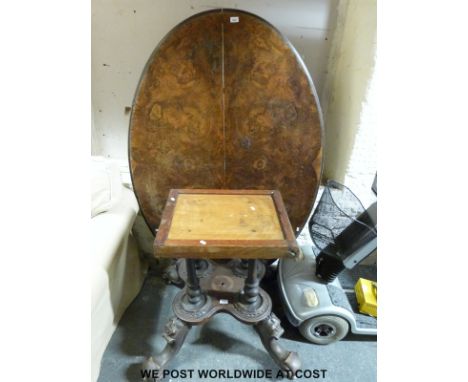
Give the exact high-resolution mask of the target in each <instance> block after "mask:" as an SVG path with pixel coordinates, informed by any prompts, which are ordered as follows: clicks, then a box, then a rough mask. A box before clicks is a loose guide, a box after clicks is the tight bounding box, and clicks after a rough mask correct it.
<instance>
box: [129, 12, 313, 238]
mask: <svg viewBox="0 0 468 382" xmlns="http://www.w3.org/2000/svg"><path fill="white" fill-rule="evenodd" d="M231 17H239V22H237V23H231V22H230V18H231ZM129 138H130V139H129V141H130V142H129V159H130V169H131V174H132V179H133V185H134V190H135V193H136V195H137V197H138V201H139V204H140V207H141V210H142V213H143V215H144V217H145V219H146V221H147V223H148V225H149V226H150V228H151V229H152V231H153V232H155V230H156V228H158V226H159V224H160V222H161V216H162V212H163V209H164V206H165V203H166V198H167V195H168V193H169V190H170V189H172V188H174V189H175V188H180V189H182V188H184V189H187V188H196V189H258V190H268V189H274V190H279V191H280V192H281V194H282V196H283V199H284V204H285V207H286V211H287V213H288V215H289V220H290V221H291V224H292V227H293V229H294V230H295V232H296V233H297V228H298V229H301V228H302V226H303V225H304V223H305V221H306V219H307V217H308V215H309V213H310V210H311V208H312V206H313V202H314V199H315V195H316V192H317V189H318V185H319V180H320V175H321V163H322V158H321V156H322V142H321V117H320V110H319V106H318V100H317V99H316V96H315V95H314V89H313V85H312V82H311V81H310V79H309V77H308V74H307V71H306V69H305V67H304V65H303V63H302V61H301V60H300V58H299V57H298V55H297V53H296V52H295V50H294V48H292V46H291V45H290V44H289V43H288V42H287V40H285V39H284V37H282V36H281V34H280V33H279V32H278V31H277V30H276V29H274V28H273V27H272V26H271V25H270V24H268V23H267V22H266V21H264V20H262V19H260V18H258V17H257V16H255V15H252V14H248V13H245V12H241V11H237V10H214V11H209V12H205V13H202V14H198V15H195V16H193V17H191V18H190V19H187V20H185V21H184V22H182V23H181V24H179V25H178V26H177V27H176V28H174V29H173V30H172V31H171V32H170V33H169V34H168V35H167V36H166V37H165V38H164V40H163V41H162V42H161V43H160V45H159V46H158V48H157V49H156V50H155V51H154V53H153V54H152V56H151V58H150V59H149V61H148V64H147V66H146V68H145V70H144V73H143V75H142V78H141V81H140V85H139V87H138V90H137V93H136V96H135V100H134V105H133V110H132V117H131V122H130V137H129Z"/></svg>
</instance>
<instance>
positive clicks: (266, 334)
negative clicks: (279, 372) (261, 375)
mask: <svg viewBox="0 0 468 382" xmlns="http://www.w3.org/2000/svg"><path fill="white" fill-rule="evenodd" d="M254 327H255V330H256V331H257V333H258V334H259V335H260V338H261V339H262V343H263V346H265V349H266V350H267V351H268V353H269V354H270V356H271V357H272V358H273V359H274V360H275V362H276V363H277V364H278V365H279V366H280V367H281V369H283V370H284V371H286V372H287V375H288V378H290V379H292V378H293V377H294V374H295V373H296V371H297V370H298V369H300V367H301V360H300V359H299V356H298V354H297V353H296V352H292V351H289V350H286V349H284V348H283V347H282V346H281V345H280V344H279V338H280V337H281V336H282V335H283V333H284V329H283V328H282V327H281V322H280V320H279V318H278V317H276V315H275V314H274V313H273V312H272V313H271V314H270V316H269V317H267V318H266V319H264V320H262V321H260V322H259V323H258V324H256V325H255V326H254Z"/></svg>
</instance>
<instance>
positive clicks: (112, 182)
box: [91, 157, 123, 218]
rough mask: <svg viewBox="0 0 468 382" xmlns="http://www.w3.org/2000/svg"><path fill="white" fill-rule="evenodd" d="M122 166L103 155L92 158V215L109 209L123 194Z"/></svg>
mask: <svg viewBox="0 0 468 382" xmlns="http://www.w3.org/2000/svg"><path fill="white" fill-rule="evenodd" d="M122 187H123V185H122V181H121V179H120V168H119V166H118V164H117V163H116V162H113V161H109V160H105V159H104V158H102V157H92V158H91V217H92V218H93V217H95V216H96V215H98V214H100V213H102V212H106V211H109V210H110V209H111V208H112V206H114V205H115V204H116V203H117V202H118V201H119V199H120V197H121V195H122Z"/></svg>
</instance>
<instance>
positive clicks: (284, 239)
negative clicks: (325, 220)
mask: <svg viewBox="0 0 468 382" xmlns="http://www.w3.org/2000/svg"><path fill="white" fill-rule="evenodd" d="M288 254H294V255H298V254H299V248H298V247H297V243H296V239H295V237H294V233H293V231H292V228H291V224H290V222H289V219H288V216H287V213H286V210H285V208H284V204H283V201H282V198H281V194H280V193H279V192H278V191H270V190H263V191H259V190H193V189H186V190H171V191H170V193H169V197H168V199H167V202H166V207H165V209H164V212H163V216H162V219H161V225H160V227H159V230H158V233H157V236H156V240H155V255H156V256H161V257H195V258H196V257H203V258H263V259H270V258H271V259H274V258H278V257H282V256H286V255H288Z"/></svg>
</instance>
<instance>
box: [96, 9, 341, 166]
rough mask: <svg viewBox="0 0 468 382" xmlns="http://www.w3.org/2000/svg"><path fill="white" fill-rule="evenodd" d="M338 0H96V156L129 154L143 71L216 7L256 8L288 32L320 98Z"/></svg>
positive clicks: (252, 10) (120, 157) (255, 11)
mask: <svg viewBox="0 0 468 382" xmlns="http://www.w3.org/2000/svg"><path fill="white" fill-rule="evenodd" d="M338 3H339V0H290V1H285V0H256V1H252V0H251V1H247V0H238V1H227V0H225V1H222V0H209V1H204V0H191V1H188V0H92V56H91V57H92V107H93V123H92V126H93V127H92V128H93V134H92V138H93V144H92V151H93V154H94V155H103V156H106V157H111V158H115V159H126V158H127V133H128V123H129V117H130V114H129V113H128V114H126V113H125V108H126V107H130V106H131V105H132V101H133V96H134V93H135V89H136V87H137V85H138V81H139V78H140V75H141V72H142V70H143V68H144V65H145V64H146V61H147V60H148V58H149V56H150V54H151V52H152V51H153V49H154V48H155V47H156V45H157V44H158V42H159V41H160V40H161V39H162V38H163V37H164V36H165V35H166V33H167V32H169V30H170V29H171V28H172V27H174V26H175V25H177V24H178V23H179V22H181V21H183V20H184V19H186V18H187V17H189V16H191V15H193V14H195V13H199V12H202V11H206V10H208V9H211V8H222V7H224V8H239V9H243V10H246V11H249V12H252V13H255V14H257V15H259V16H261V17H263V18H265V19H266V20H268V21H269V22H271V23H272V24H273V25H274V26H276V27H277V28H278V29H279V30H280V31H281V32H282V33H283V34H285V35H286V36H287V37H288V38H289V40H290V41H291V42H292V43H293V45H294V46H295V47H296V49H297V50H298V52H299V54H301V55H302V57H303V59H304V62H305V64H306V66H307V67H308V69H309V71H310V73H311V75H312V78H313V80H314V83H315V86H316V88H317V92H318V95H319V98H320V97H321V95H322V91H323V87H324V83H325V78H326V75H327V70H328V68H327V66H328V59H329V55H330V45H331V40H332V37H333V34H332V31H333V30H334V29H335V23H336V15H337V11H336V10H337V6H338Z"/></svg>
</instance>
